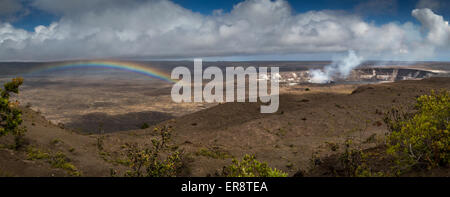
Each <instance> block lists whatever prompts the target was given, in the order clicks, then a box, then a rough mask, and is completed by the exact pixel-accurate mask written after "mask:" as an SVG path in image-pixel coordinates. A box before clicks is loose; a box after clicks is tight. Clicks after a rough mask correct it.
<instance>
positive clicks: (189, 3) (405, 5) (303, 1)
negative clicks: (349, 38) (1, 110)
mask: <svg viewBox="0 0 450 197" xmlns="http://www.w3.org/2000/svg"><path fill="white" fill-rule="evenodd" d="M242 1H243V0H173V2H175V3H177V4H179V5H181V6H183V7H184V8H187V9H190V10H192V11H194V12H199V13H201V14H204V15H211V14H212V12H213V11H214V10H217V9H222V10H224V11H226V12H229V11H230V10H231V9H232V8H233V6H234V5H236V4H237V3H239V2H242ZM288 1H289V3H290V5H291V7H292V8H293V11H294V13H302V12H308V11H311V10H343V11H346V12H349V13H355V14H358V15H361V16H362V17H364V18H365V19H366V20H368V21H371V22H374V23H376V24H385V23H388V22H393V21H394V22H400V23H403V22H406V21H411V22H414V23H417V21H416V20H415V19H414V18H413V17H412V16H411V11H412V10H413V9H414V8H416V6H417V4H418V2H419V0H394V1H393V2H394V3H393V5H395V7H390V6H389V5H385V6H386V7H383V6H384V5H379V6H380V7H373V10H369V11H367V12H359V11H358V10H357V8H358V6H361V5H364V4H366V3H368V2H369V1H365V0H288ZM24 5H25V7H26V8H27V9H28V11H29V14H27V15H26V16H24V17H21V18H19V19H18V20H16V21H14V22H12V24H13V25H14V26H15V27H18V28H23V29H26V30H28V31H33V30H34V27H36V26H38V25H49V24H50V23H51V22H54V21H57V20H59V18H60V16H58V15H55V14H51V13H48V12H45V11H41V10H39V9H35V8H33V7H32V6H26V4H24ZM388 6H389V7H388ZM386 8H388V10H387V11H381V10H384V9H386ZM434 11H435V12H436V13H438V14H439V15H442V16H444V18H449V16H450V7H449V6H448V5H443V6H441V7H440V8H439V9H438V10H434Z"/></svg>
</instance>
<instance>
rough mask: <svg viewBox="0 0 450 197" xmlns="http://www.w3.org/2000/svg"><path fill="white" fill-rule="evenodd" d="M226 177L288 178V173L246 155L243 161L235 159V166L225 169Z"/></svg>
mask: <svg viewBox="0 0 450 197" xmlns="http://www.w3.org/2000/svg"><path fill="white" fill-rule="evenodd" d="M224 175H225V176H228V177H287V173H285V172H283V171H281V170H277V169H272V168H270V167H269V166H268V165H267V163H265V162H264V163H261V162H259V161H257V160H256V159H255V156H254V155H245V156H244V158H243V159H242V161H240V162H239V161H237V160H236V159H233V164H232V165H230V166H227V167H225V169H224Z"/></svg>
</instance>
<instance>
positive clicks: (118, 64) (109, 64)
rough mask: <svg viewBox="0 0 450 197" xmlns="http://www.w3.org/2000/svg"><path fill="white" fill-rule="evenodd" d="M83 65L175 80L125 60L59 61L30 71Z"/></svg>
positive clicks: (167, 75) (64, 68)
mask: <svg viewBox="0 0 450 197" xmlns="http://www.w3.org/2000/svg"><path fill="white" fill-rule="evenodd" d="M84 67H86V68H87V67H95V68H105V69H117V70H124V71H128V72H134V73H139V74H143V75H146V76H149V77H152V78H156V79H160V80H163V81H166V82H170V83H174V82H177V81H176V80H173V79H171V78H170V75H169V74H167V73H165V72H162V71H160V70H158V69H155V68H151V67H146V66H143V65H141V64H138V63H134V62H125V61H117V60H114V61H111V60H88V61H70V62H61V63H52V64H48V65H46V66H45V67H43V68H38V69H36V70H33V71H31V72H30V73H29V74H31V73H40V72H51V71H57V70H66V69H72V68H84Z"/></svg>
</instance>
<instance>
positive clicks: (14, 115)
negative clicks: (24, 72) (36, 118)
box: [0, 78, 26, 149]
mask: <svg viewBox="0 0 450 197" xmlns="http://www.w3.org/2000/svg"><path fill="white" fill-rule="evenodd" d="M22 83H23V79H22V78H14V79H12V81H11V82H8V83H5V84H4V89H1V88H0V136H4V135H7V134H12V135H14V136H15V139H14V141H15V148H16V149H17V148H19V147H20V146H21V144H22V142H23V135H24V134H25V131H26V130H25V128H21V127H20V125H21V124H22V111H21V110H19V109H18V105H19V103H18V102H17V101H15V102H11V101H10V95H11V93H15V94H18V93H19V86H20V85H22Z"/></svg>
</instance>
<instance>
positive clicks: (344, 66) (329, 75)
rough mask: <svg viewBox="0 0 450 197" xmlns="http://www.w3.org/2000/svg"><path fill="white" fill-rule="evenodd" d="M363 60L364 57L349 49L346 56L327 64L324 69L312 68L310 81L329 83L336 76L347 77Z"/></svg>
mask: <svg viewBox="0 0 450 197" xmlns="http://www.w3.org/2000/svg"><path fill="white" fill-rule="evenodd" d="M362 61H363V58H362V57H359V56H357V55H356V53H355V52H354V51H353V50H349V51H348V55H347V56H346V57H344V58H342V59H340V60H338V61H334V62H333V63H331V64H330V65H327V66H325V68H324V69H323V70H320V69H314V70H310V80H309V82H311V83H329V82H330V81H331V80H333V79H334V78H336V77H337V78H346V77H347V76H348V75H349V74H350V72H351V71H352V70H353V69H354V68H356V67H357V66H359V65H360V64H361V62H362Z"/></svg>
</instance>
